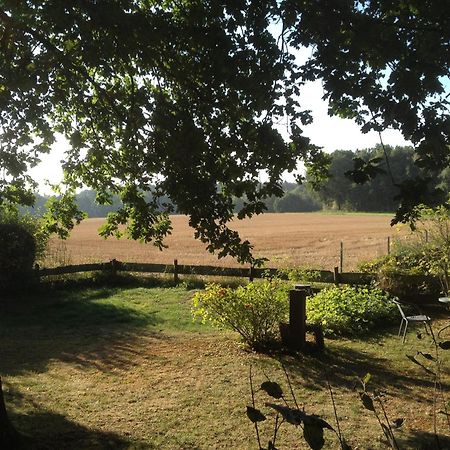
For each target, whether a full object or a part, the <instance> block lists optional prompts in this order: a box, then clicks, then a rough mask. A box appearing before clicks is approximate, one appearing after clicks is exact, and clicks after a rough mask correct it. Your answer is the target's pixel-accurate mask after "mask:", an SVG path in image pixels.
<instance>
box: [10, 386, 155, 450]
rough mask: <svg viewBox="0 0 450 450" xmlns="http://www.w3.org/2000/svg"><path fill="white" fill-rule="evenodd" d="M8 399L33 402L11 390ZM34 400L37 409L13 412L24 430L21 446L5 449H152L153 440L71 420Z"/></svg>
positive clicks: (13, 417)
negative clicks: (130, 437) (136, 439)
mask: <svg viewBox="0 0 450 450" xmlns="http://www.w3.org/2000/svg"><path fill="white" fill-rule="evenodd" d="M6 397H7V399H8V400H9V401H8V403H14V404H15V405H20V404H22V403H24V402H30V401H31V400H30V399H27V398H26V396H24V395H23V394H22V393H20V392H18V391H16V390H11V389H10V390H9V392H8V395H7V396H6ZM32 403H33V406H34V408H33V410H32V411H27V413H26V414H22V413H17V412H16V413H10V414H9V417H10V420H11V422H12V423H13V425H14V427H15V428H16V430H17V431H18V432H19V434H20V443H21V446H20V447H19V448H14V449H5V450H53V449H55V450H56V449H58V450H59V449H65V450H75V449H76V450H78V449H92V450H109V449H111V450H113V449H118V450H121V449H136V450H137V449H152V448H155V447H154V446H152V445H151V444H150V443H145V444H144V443H136V442H130V441H129V440H128V439H127V438H126V437H124V436H120V435H118V434H116V433H112V432H108V431H100V430H94V429H90V428H87V427H85V426H83V425H81V424H78V423H76V422H73V421H71V420H69V419H68V418H67V417H65V416H63V415H62V414H57V413H55V412H50V411H46V410H43V409H42V407H40V406H39V405H37V404H35V403H34V402H32Z"/></svg>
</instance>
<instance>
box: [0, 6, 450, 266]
mask: <svg viewBox="0 0 450 450" xmlns="http://www.w3.org/2000/svg"><path fill="white" fill-rule="evenodd" d="M449 8H450V6H449V5H448V2H431V3H430V2H417V1H412V0H406V1H402V2H401V3H400V4H399V5H396V6H395V7H393V6H392V1H390V0H381V1H365V2H331V3H330V2H329V1H327V0H320V1H316V2H300V3H299V2H292V1H284V2H274V1H273V0H270V1H259V2H255V1H250V0H244V1H241V2H219V1H216V0H208V1H200V0H186V1H183V2H177V1H173V0H169V1H164V2H137V1H132V0H110V1H108V2H107V4H106V5H105V3H104V2H99V1H85V2H42V1H37V0H30V1H26V2H23V1H22V2H12V1H9V2H3V3H2V5H1V6H0V36H1V40H0V60H1V61H2V65H1V66H0V108H1V111H2V115H1V118H0V130H1V133H0V141H1V152H0V166H1V167H2V169H3V174H2V182H1V183H0V203H1V202H3V201H5V200H6V201H11V202H14V203H18V204H24V205H30V204H31V203H32V202H33V196H32V195H31V191H32V190H33V188H34V187H35V182H34V181H33V179H32V178H31V177H30V175H29V174H28V169H29V168H30V167H33V166H35V165H36V164H37V163H38V161H39V158H40V157H41V156H42V155H43V154H45V153H48V152H49V151H50V148H51V146H52V144H53V143H54V142H55V137H56V135H57V133H61V134H62V135H64V137H65V138H66V139H67V140H68V141H69V142H70V149H69V151H68V153H67V155H66V156H65V158H64V163H63V168H64V171H65V183H66V184H67V185H69V187H70V188H72V189H73V192H75V190H76V189H77V188H80V187H82V186H83V185H85V186H88V187H89V188H92V189H94V190H96V191H97V193H98V195H99V199H102V200H105V203H108V201H107V199H108V197H111V196H116V197H117V198H119V199H120V201H121V202H122V203H123V206H124V207H123V209H121V210H120V212H118V213H117V214H112V215H111V216H110V228H109V230H108V232H111V233H113V232H114V229H117V228H120V227H121V225H122V224H123V223H124V222H126V224H127V226H129V227H130V230H129V231H130V234H131V235H132V236H133V237H137V238H139V239H144V240H145V241H153V239H154V240H155V242H156V243H157V245H159V246H162V239H163V238H164V236H165V235H166V234H167V233H169V232H170V226H167V222H166V220H167V216H166V215H165V214H160V213H161V212H163V213H169V212H170V211H172V210H173V208H174V205H175V207H176V208H177V210H178V211H179V212H180V213H182V214H187V215H189V217H190V225H191V226H192V227H193V228H194V229H195V232H196V234H195V235H196V237H197V238H198V239H200V240H201V241H202V242H205V243H207V245H208V247H207V248H208V250H209V251H211V252H213V251H218V252H219V253H218V254H219V256H226V255H231V256H233V257H236V258H237V259H238V260H239V261H242V262H251V263H254V262H255V260H254V258H253V257H252V246H251V244H250V243H249V242H248V241H242V240H241V238H240V236H239V235H238V234H237V233H236V232H235V231H233V230H232V229H230V228H229V227H228V223H229V222H230V221H231V220H232V219H233V217H234V206H235V205H234V199H236V198H239V199H244V198H245V201H243V203H242V204H241V206H240V208H239V211H238V217H239V218H240V219H241V218H245V217H251V216H252V215H254V214H259V213H261V212H263V211H264V209H265V204H264V202H265V201H266V200H268V199H270V198H272V197H274V196H275V197H280V196H282V195H283V192H282V189H281V180H282V175H283V173H284V172H285V171H289V172H292V171H294V170H296V168H297V165H298V163H299V162H303V163H304V164H305V165H306V166H307V167H308V168H309V170H310V172H311V173H312V174H314V179H316V180H319V179H321V178H323V177H324V175H325V172H326V166H327V164H328V158H327V157H326V155H324V153H323V152H322V151H321V150H320V148H318V147H317V146H315V145H313V144H312V143H310V142H309V139H308V138H306V137H305V136H304V135H303V130H302V127H304V126H305V125H307V124H309V123H311V121H312V116H311V113H310V111H308V110H306V109H304V108H302V105H301V104H300V100H301V96H299V95H298V94H299V92H300V88H301V87H302V86H303V85H304V84H305V83H307V82H309V81H311V80H322V85H323V88H324V97H325V98H326V99H327V100H328V101H329V105H330V106H329V112H330V114H332V115H337V116H340V117H346V118H353V119H355V120H356V121H357V123H358V124H359V125H360V126H361V128H362V131H363V132H368V131H370V130H374V131H376V132H378V131H382V130H384V129H385V128H388V127H392V128H394V129H397V130H400V131H401V132H402V134H403V135H404V136H405V137H406V138H407V139H410V140H411V141H412V143H413V144H414V147H415V150H414V152H415V156H416V160H417V162H418V164H420V165H421V167H422V168H424V173H423V174H421V175H420V176H419V177H415V176H414V175H412V176H410V177H408V180H404V181H402V182H399V183H398V186H399V196H400V197H401V200H400V209H399V214H398V215H397V219H398V220H407V219H408V218H409V217H410V215H411V210H412V208H413V207H414V206H415V205H416V204H417V203H418V202H422V201H423V202H427V201H428V202H433V201H436V200H437V201H440V200H441V199H440V198H438V191H436V189H434V185H433V183H432V180H433V178H436V177H437V176H438V175H439V173H440V171H441V170H442V168H443V167H448V166H449V165H450V164H449V162H450V152H449V147H448V144H449V130H448V95H447V93H448V92H446V88H445V86H446V82H447V81H448V46H447V43H448V41H449V39H450V36H449V33H450V31H449V30H450V27H449V26H448V23H447V18H448V17H449V13H450V11H449ZM275 23H277V24H279V26H276V27H274V26H273V24H275ZM130 30H132V32H130ZM149 30H151V32H149ZM302 47H305V48H311V49H313V51H311V52H309V56H308V58H307V59H306V60H305V61H302V62H300V61H296V52H297V50H298V49H299V48H302ZM430 55H433V64H430ZM281 121H283V123H286V124H287V128H288V129H289V130H290V136H289V138H288V140H289V142H286V141H285V139H283V137H282V135H281V133H280V131H279V130H278V126H279V123H281ZM360 166H361V167H360V169H361V170H362V173H363V175H370V176H372V175H373V174H374V173H375V172H377V170H376V167H375V165H374V164H370V165H369V166H368V165H367V164H362V165H360ZM262 171H263V172H264V173H265V174H266V175H267V180H266V181H264V182H261V181H260V174H261V172H262ZM430 180H431V182H430ZM149 191H152V194H153V196H152V198H151V199H149V200H146V199H145V198H143V196H142V193H143V192H149ZM167 198H170V201H171V202H172V204H171V205H166V206H165V205H164V204H165V203H166V201H165V199H167ZM291 200H292V199H291V198H288V199H287V200H285V201H286V202H288V203H289V202H290V201H291ZM63 201H65V202H66V206H62V207H59V208H58V207H55V208H54V209H55V210H58V209H59V211H61V213H62V214H66V213H67V214H68V213H70V214H73V215H75V217H76V216H77V214H79V213H78V211H77V209H76V208H72V207H67V202H68V200H67V199H63ZM161 209H163V211H161ZM72 223H73V222H72V221H71V220H67V218H66V219H64V220H63V221H62V222H61V223H59V224H53V225H55V226H56V227H57V228H59V226H60V225H63V226H69V228H70V226H71V224H72ZM59 230H60V232H62V230H61V228H59Z"/></svg>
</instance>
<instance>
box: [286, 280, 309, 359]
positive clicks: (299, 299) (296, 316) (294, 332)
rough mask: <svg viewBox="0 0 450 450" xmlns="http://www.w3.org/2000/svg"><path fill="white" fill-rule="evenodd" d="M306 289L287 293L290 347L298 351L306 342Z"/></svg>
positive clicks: (292, 290)
mask: <svg viewBox="0 0 450 450" xmlns="http://www.w3.org/2000/svg"><path fill="white" fill-rule="evenodd" d="M306 294H307V291H306V289H291V290H290V291H289V334H290V345H291V346H292V348H293V349H295V350H300V349H301V348H302V347H303V346H304V345H305V342H306Z"/></svg>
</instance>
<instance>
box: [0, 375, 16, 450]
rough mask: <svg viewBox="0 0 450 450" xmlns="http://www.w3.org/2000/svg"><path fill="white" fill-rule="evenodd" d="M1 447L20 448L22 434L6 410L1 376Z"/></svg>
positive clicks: (5, 449) (13, 449)
mask: <svg viewBox="0 0 450 450" xmlns="http://www.w3.org/2000/svg"><path fill="white" fill-rule="evenodd" d="M0 448H1V449H4V450H15V449H18V448H20V436H19V433H18V432H17V431H16V430H15V428H14V427H13V425H12V424H11V422H10V420H9V417H8V413H7V412H6V405H5V399H4V397H3V389H2V379H1V378H0Z"/></svg>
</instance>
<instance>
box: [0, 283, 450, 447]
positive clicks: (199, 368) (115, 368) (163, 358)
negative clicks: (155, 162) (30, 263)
mask: <svg viewBox="0 0 450 450" xmlns="http://www.w3.org/2000/svg"><path fill="white" fill-rule="evenodd" d="M191 296H192V291H189V290H186V289H185V288H183V287H172V288H160V287H137V286H134V285H130V286H122V287H120V288H110V287H101V286H96V287H90V288H89V287H86V286H79V287H73V286H72V287H71V288H70V289H68V288H66V289H63V290H58V289H57V290H49V291H48V292H40V293H39V292H38V293H35V294H34V295H29V296H23V297H22V298H17V299H10V300H9V301H8V302H3V303H1V304H0V352H1V354H0V375H1V376H2V378H3V380H4V386H5V396H6V401H7V406H8V408H9V411H10V415H11V419H12V421H13V422H14V424H15V425H16V427H17V428H18V429H19V430H20V431H21V432H23V433H25V434H27V435H28V436H30V437H32V438H31V440H30V447H31V448H33V447H34V448H51V449H53V448H54V449H60V448H64V449H80V448H82V449H107V448H111V449H117V448H150V449H151V448H161V449H213V448H233V449H252V448H257V447H256V444H255V438H254V429H253V427H252V425H251V423H250V422H249V421H248V419H247V418H246V415H245V406H246V405H247V404H250V401H251V399H250V391H249V386H248V372H249V367H250V365H251V366H252V368H253V373H254V381H255V384H258V383H261V382H262V381H265V380H266V376H267V377H269V378H270V379H273V380H277V381H280V382H281V383H282V385H283V387H284V388H285V390H286V391H287V390H288V389H287V386H286V383H285V380H284V376H283V371H282V364H283V365H285V367H286V368H287V370H288V371H289V373H290V374H291V377H292V380H293V387H294V390H295V392H296V396H297V399H298V401H299V403H300V406H304V407H305V410H306V411H307V412H308V413H315V414H318V415H321V416H323V417H324V418H326V419H327V420H328V421H329V422H330V423H332V424H333V425H334V422H333V410H332V407H331V401H330V399H329V393H328V391H327V379H328V380H329V382H330V383H331V385H332V387H333V390H334V393H335V398H336V403H337V409H338V414H339V417H340V419H341V427H342V430H343V433H344V435H345V436H346V438H347V440H348V441H349V442H350V443H351V444H352V446H354V447H358V448H364V449H369V448H373V449H377V448H385V447H384V444H383V443H382V441H381V431H380V429H379V427H378V426H377V425H376V423H375V418H374V417H373V415H372V414H371V413H370V412H369V411H366V410H365V409H364V408H363V407H362V405H361V404H360V401H359V398H358V394H357V392H356V390H355V387H357V386H358V382H357V379H358V377H363V376H364V375H365V374H366V373H367V372H370V373H371V374H372V382H371V383H372V384H373V386H374V387H376V388H377V389H379V390H381V391H382V392H383V393H384V395H385V397H384V402H385V405H386V409H387V412H388V414H389V416H390V417H391V418H393V419H394V418H398V417H402V418H404V419H405V423H404V426H403V427H402V428H401V429H400V430H398V434H397V435H398V438H399V441H400V442H401V443H402V447H403V448H416V447H414V445H413V444H412V442H413V440H415V439H417V436H420V437H421V438H423V439H429V440H431V442H432V439H433V418H434V417H435V415H434V414H433V408H434V406H433V383H432V380H431V378H430V376H429V375H428V374H427V373H426V372H424V371H423V370H422V369H421V368H420V367H418V366H417V365H414V364H412V363H411V361H410V360H408V359H407V358H406V356H405V354H410V355H416V352H417V351H422V352H424V353H425V352H427V353H428V352H430V341H429V338H428V336H426V335H424V337H423V339H422V340H417V339H416V338H415V330H410V332H409V333H408V340H407V342H406V344H405V345H402V344H401V341H400V340H399V339H398V338H397V336H396V330H391V331H388V332H385V331H380V333H379V334H375V335H372V336H370V337H369V338H368V339H367V340H364V341H361V340H358V341H352V340H342V339H340V340H327V341H326V347H327V348H326V351H325V352H324V353H323V354H321V355H316V356H313V355H290V356H289V355H271V356H269V355H260V354H255V353H251V352H247V351H245V350H244V349H243V348H242V347H240V346H239V344H238V341H237V337H236V335H234V334H233V333H222V332H217V331H215V330H212V329H210V328H208V327H205V326H202V325H200V324H197V323H193V322H192V319H191V316H190V298H191ZM439 325H440V324H436V327H438V326H439ZM443 358H444V359H443V372H444V373H443V388H444V390H448V388H449V383H450V374H449V370H448V367H449V364H448V363H449V358H448V352H443ZM256 400H257V403H258V404H259V406H261V408H262V409H263V410H264V411H265V412H268V411H267V408H265V407H264V401H266V400H265V398H264V397H263V396H262V395H261V393H257V398H256ZM269 416H270V418H273V415H270V414H269ZM436 417H437V426H438V428H439V429H440V430H443V429H444V430H445V425H446V424H445V422H444V420H443V419H444V416H443V415H442V414H437V415H436ZM268 422H269V421H267V423H264V424H263V426H262V433H263V435H264V436H267V438H268V437H269V435H270V432H271V428H272V422H271V423H268ZM286 431H290V433H287V432H286ZM447 432H448V430H447ZM325 437H326V441H327V444H326V446H325V448H329V449H334V448H337V441H336V439H335V437H334V436H333V435H331V434H330V433H328V434H327V433H326V436H325ZM443 439H444V438H443ZM443 442H444V441H443ZM447 445H448V441H447ZM278 447H279V448H280V449H283V448H289V449H295V448H298V449H302V448H307V447H306V445H305V444H304V441H303V440H302V437H301V430H300V429H294V428H287V427H286V428H285V431H284V432H283V431H282V432H281V434H280V436H279V442H278ZM431 448H432V447H431Z"/></svg>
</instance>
